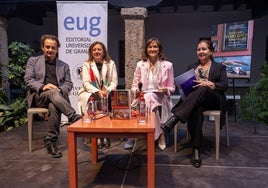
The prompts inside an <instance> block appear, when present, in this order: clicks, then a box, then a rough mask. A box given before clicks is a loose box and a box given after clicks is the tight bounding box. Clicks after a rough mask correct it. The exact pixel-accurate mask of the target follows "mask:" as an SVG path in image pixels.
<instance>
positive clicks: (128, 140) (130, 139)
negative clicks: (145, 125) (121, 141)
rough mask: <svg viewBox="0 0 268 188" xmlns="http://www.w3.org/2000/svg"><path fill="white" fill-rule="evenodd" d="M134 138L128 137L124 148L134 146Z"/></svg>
mask: <svg viewBox="0 0 268 188" xmlns="http://www.w3.org/2000/svg"><path fill="white" fill-rule="evenodd" d="M134 143H135V138H128V139H127V142H126V143H125V145H124V149H125V150H131V149H133V147H134Z"/></svg>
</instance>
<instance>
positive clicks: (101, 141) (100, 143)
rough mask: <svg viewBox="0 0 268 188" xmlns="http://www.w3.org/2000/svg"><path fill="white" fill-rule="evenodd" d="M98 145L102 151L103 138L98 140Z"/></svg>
mask: <svg viewBox="0 0 268 188" xmlns="http://www.w3.org/2000/svg"><path fill="white" fill-rule="evenodd" d="M97 143H98V148H99V149H102V148H103V146H104V143H103V138H98V141H97Z"/></svg>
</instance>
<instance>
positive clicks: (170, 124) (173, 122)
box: [161, 116, 180, 133]
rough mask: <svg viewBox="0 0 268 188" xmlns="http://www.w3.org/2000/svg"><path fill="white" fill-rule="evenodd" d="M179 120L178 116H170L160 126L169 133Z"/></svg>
mask: <svg viewBox="0 0 268 188" xmlns="http://www.w3.org/2000/svg"><path fill="white" fill-rule="evenodd" d="M179 121H180V118H179V117H177V116H171V117H170V118H169V119H168V120H167V121H166V122H165V123H163V124H162V125H161V128H162V129H163V130H164V131H165V133H169V132H170V131H171V130H172V129H173V128H174V127H175V125H176V124H177V123H178V122H179Z"/></svg>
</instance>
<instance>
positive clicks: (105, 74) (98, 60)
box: [78, 41, 118, 149]
mask: <svg viewBox="0 0 268 188" xmlns="http://www.w3.org/2000/svg"><path fill="white" fill-rule="evenodd" d="M88 55H89V58H88V60H87V61H85V62H84V63H83V66H82V86H83V87H82V88H81V89H80V90H79V92H78V103H79V106H81V111H82V114H86V113H87V104H88V101H89V98H90V97H91V96H93V97H94V100H101V99H102V98H103V95H104V94H106V95H107V96H109V93H110V92H111V91H112V90H114V89H116V87H117V85H118V76H117V70H116V66H115V62H114V61H113V60H112V59H111V58H110V55H109V53H108V51H107V49H106V47H105V45H104V44H103V43H102V42H99V41H96V42H93V43H92V44H91V45H90V47H89V49H88ZM109 110H111V106H110V103H109ZM98 147H99V148H100V149H101V148H103V147H106V148H108V147H110V140H109V139H103V138H100V139H98Z"/></svg>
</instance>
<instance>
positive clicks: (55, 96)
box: [34, 89, 76, 142]
mask: <svg viewBox="0 0 268 188" xmlns="http://www.w3.org/2000/svg"><path fill="white" fill-rule="evenodd" d="M34 100H35V101H34V102H35V103H34V104H35V106H36V107H45V108H48V109H49V114H48V136H47V137H46V140H47V142H56V141H57V139H58V136H59V134H60V122H61V113H63V114H64V115H65V116H67V117H68V120H70V119H72V117H73V116H74V115H75V114H76V112H75V109H74V108H73V107H72V106H71V104H70V100H69V97H68V96H64V95H63V94H61V93H60V92H59V91H58V90H56V89H50V90H47V91H44V92H42V93H40V94H36V95H35V97H34Z"/></svg>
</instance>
